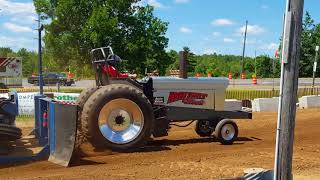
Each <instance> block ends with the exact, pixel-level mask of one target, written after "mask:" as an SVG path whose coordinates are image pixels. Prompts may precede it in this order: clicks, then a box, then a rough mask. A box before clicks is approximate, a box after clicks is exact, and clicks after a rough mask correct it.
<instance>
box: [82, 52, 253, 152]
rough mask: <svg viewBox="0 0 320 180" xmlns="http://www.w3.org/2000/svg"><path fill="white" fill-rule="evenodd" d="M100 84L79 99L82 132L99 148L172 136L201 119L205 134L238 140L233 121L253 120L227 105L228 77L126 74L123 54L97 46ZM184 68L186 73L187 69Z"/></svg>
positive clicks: (127, 146) (226, 140) (95, 62)
mask: <svg viewBox="0 0 320 180" xmlns="http://www.w3.org/2000/svg"><path fill="white" fill-rule="evenodd" d="M91 53H92V65H93V69H94V71H95V75H96V87H94V88H89V89H87V90H85V91H83V92H82V93H81V95H80V97H79V100H78V106H79V107H80V108H79V109H80V110H79V111H80V112H79V116H78V123H77V124H78V134H79V135H78V136H79V137H80V139H82V140H87V141H89V142H90V143H91V144H92V145H93V146H94V147H95V148H98V149H101V148H103V149H104V148H108V149H112V150H115V151H123V150H130V149H134V148H139V147H141V146H143V145H144V143H145V142H146V141H147V140H149V139H150V137H163V136H167V135H168V131H169V129H170V127H171V126H172V125H177V124H176V123H180V122H190V123H188V124H186V125H190V124H192V122H194V121H196V127H195V131H196V133H197V134H198V135H199V136H201V137H209V136H212V135H214V136H215V137H216V139H217V140H218V141H219V142H220V143H222V144H225V145H230V144H233V142H234V141H235V140H236V139H237V136H238V126H237V124H236V123H235V121H233V120H231V119H251V118H252V114H251V113H250V112H244V111H230V110H228V111H226V110H225V109H224V101H225V90H226V88H227V86H228V80H227V79H226V78H193V77H192V78H186V76H184V77H185V78H178V77H145V78H143V79H142V80H136V79H135V78H134V76H132V75H130V74H127V73H121V72H119V71H118V70H117V67H118V66H119V65H120V64H121V63H120V62H121V59H120V57H119V56H117V55H115V54H114V53H113V50H112V48H111V47H102V48H98V49H93V50H92V51H91ZM185 69H186V68H185V66H184V68H180V71H181V73H186V71H185Z"/></svg>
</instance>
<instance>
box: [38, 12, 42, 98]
mask: <svg viewBox="0 0 320 180" xmlns="http://www.w3.org/2000/svg"><path fill="white" fill-rule="evenodd" d="M38 18H39V19H38V46H39V47H38V66H39V67H38V69H39V88H40V95H41V96H42V95H43V76H42V43H41V42H42V39H41V38H42V36H41V32H42V31H43V25H42V24H41V15H40V13H39V14H38Z"/></svg>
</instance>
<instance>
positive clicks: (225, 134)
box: [221, 124, 236, 141]
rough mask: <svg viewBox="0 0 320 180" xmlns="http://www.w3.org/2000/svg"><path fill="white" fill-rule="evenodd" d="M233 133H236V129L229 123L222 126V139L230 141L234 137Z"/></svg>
mask: <svg viewBox="0 0 320 180" xmlns="http://www.w3.org/2000/svg"><path fill="white" fill-rule="evenodd" d="M235 134H236V130H235V129H234V127H233V126H232V125H231V124H226V125H224V126H223V127H222V130H221V135H222V138H223V139H225V140H227V141H230V140H231V139H233V138H234V136H235Z"/></svg>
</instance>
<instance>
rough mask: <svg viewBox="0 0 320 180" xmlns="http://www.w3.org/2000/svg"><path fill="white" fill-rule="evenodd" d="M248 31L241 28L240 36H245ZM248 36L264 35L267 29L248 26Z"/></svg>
mask: <svg viewBox="0 0 320 180" xmlns="http://www.w3.org/2000/svg"><path fill="white" fill-rule="evenodd" d="M245 29H246V26H242V27H241V28H239V29H238V30H237V33H238V34H240V35H241V34H244V32H245ZM247 32H248V34H253V35H258V34H262V33H264V32H265V29H264V28H262V27H260V26H258V25H248V30H247Z"/></svg>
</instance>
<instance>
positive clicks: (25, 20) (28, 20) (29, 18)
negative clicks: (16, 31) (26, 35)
mask: <svg viewBox="0 0 320 180" xmlns="http://www.w3.org/2000/svg"><path fill="white" fill-rule="evenodd" d="M36 19H37V17H36V16H34V15H26V16H21V17H18V16H15V17H12V18H11V19H10V21H12V22H18V23H20V24H34V23H35V20H36Z"/></svg>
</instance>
